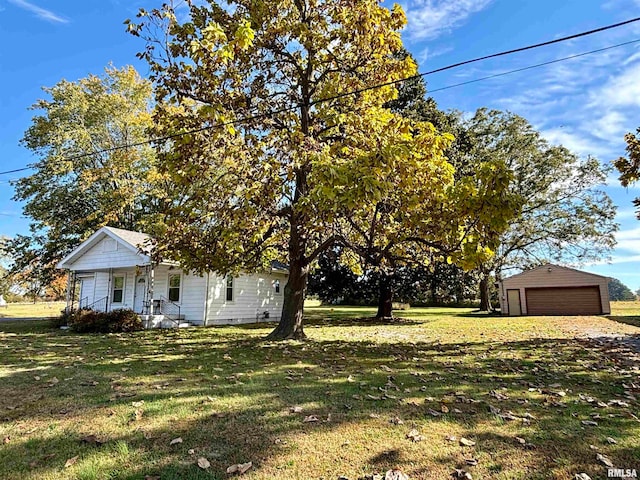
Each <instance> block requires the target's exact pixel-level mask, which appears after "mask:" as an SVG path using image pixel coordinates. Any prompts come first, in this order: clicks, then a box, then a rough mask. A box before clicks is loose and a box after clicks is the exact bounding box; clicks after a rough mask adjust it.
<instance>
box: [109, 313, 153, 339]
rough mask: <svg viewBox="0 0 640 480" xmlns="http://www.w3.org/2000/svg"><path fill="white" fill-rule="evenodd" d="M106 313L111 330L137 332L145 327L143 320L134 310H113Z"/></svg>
mask: <svg viewBox="0 0 640 480" xmlns="http://www.w3.org/2000/svg"><path fill="white" fill-rule="evenodd" d="M106 315H107V317H108V326H109V332H113V333H115V332H137V331H139V330H143V329H144V327H143V325H142V320H140V317H139V316H138V314H137V313H136V312H134V311H133V310H125V309H122V310H113V311H112V312H109V313H107V314H106Z"/></svg>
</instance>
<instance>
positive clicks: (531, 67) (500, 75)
mask: <svg viewBox="0 0 640 480" xmlns="http://www.w3.org/2000/svg"><path fill="white" fill-rule="evenodd" d="M638 42H640V38H638V39H636V40H631V41H629V42H624V43H618V44H617V45H611V46H610V47H604V48H598V49H597V50H591V51H589V52H584V53H578V54H576V55H570V56H568V57H562V58H557V59H556V60H551V61H548V62H543V63H537V64H535V65H529V66H527V67H522V68H516V69H515V70H509V71H507V72H500V73H496V74H494V75H489V76H487V77H480V78H476V79H474V80H469V81H466V82H461V83H455V84H453V85H447V86H446V87H440V88H435V89H433V90H427V93H435V92H441V91H443V90H449V89H450V88H455V87H461V86H463V85H469V84H471V83H476V82H482V81H484V80H490V79H492V78H497V77H504V76H505V75H510V74H512V73H518V72H524V71H525V70H531V69H533V68H539V67H544V66H546V65H552V64H554V63H559V62H564V61H566V60H573V59H574V58H578V57H584V56H586V55H591V54H593V53H599V52H604V51H606V50H611V49H612V48H619V47H624V46H625V45H631V44H634V43H638Z"/></svg>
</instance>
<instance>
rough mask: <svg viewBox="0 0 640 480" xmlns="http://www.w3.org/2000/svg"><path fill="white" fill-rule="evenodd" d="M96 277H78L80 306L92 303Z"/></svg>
mask: <svg viewBox="0 0 640 480" xmlns="http://www.w3.org/2000/svg"><path fill="white" fill-rule="evenodd" d="M95 283H96V279H95V278H94V277H82V278H81V279H80V308H85V307H88V306H89V305H92V304H93V294H94V290H95Z"/></svg>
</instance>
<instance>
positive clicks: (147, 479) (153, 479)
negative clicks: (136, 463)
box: [144, 475, 160, 480]
mask: <svg viewBox="0 0 640 480" xmlns="http://www.w3.org/2000/svg"><path fill="white" fill-rule="evenodd" d="M144 480H160V475H145V476H144Z"/></svg>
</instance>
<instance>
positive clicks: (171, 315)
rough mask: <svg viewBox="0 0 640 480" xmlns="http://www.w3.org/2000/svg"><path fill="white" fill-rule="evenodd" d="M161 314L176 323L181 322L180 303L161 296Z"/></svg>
mask: <svg viewBox="0 0 640 480" xmlns="http://www.w3.org/2000/svg"><path fill="white" fill-rule="evenodd" d="M160 315H164V318H165V319H167V320H169V321H171V322H173V323H174V324H175V325H179V324H180V305H178V304H177V303H175V302H172V301H171V300H169V299H168V298H166V297H163V296H161V297H160Z"/></svg>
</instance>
